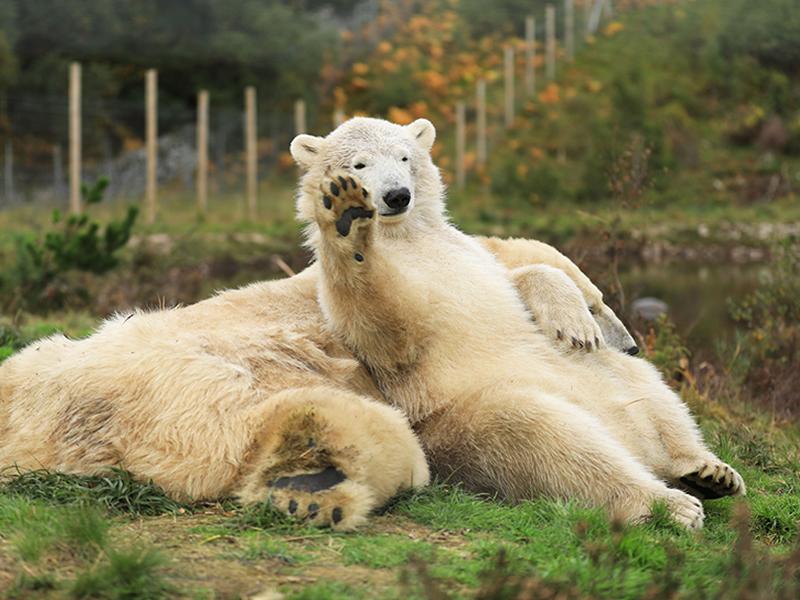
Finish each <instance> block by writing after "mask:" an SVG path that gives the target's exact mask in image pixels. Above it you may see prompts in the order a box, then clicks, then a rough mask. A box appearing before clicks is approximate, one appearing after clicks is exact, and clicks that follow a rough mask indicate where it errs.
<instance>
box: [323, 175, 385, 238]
mask: <svg viewBox="0 0 800 600" xmlns="http://www.w3.org/2000/svg"><path fill="white" fill-rule="evenodd" d="M331 185H333V184H331ZM374 212H375V211H372V210H368V209H366V208H364V207H363V206H351V207H350V208H348V209H347V210H345V211H344V212H343V213H342V216H341V217H339V220H338V221H336V231H337V232H339V235H341V236H347V235H348V234H349V233H350V227H351V226H352V225H353V221H355V220H356V219H371V218H372V215H373V214H374Z"/></svg>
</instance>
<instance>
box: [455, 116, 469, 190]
mask: <svg viewBox="0 0 800 600" xmlns="http://www.w3.org/2000/svg"><path fill="white" fill-rule="evenodd" d="M466 145H467V108H466V106H464V102H463V101H459V102H456V187H458V188H459V189H462V188H463V187H464V183H465V181H466V165H465V164H464V155H465V153H466Z"/></svg>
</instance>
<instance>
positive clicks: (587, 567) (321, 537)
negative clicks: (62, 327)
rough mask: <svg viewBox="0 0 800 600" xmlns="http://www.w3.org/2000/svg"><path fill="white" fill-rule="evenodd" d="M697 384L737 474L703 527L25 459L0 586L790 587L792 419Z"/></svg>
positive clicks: (149, 591)
mask: <svg viewBox="0 0 800 600" xmlns="http://www.w3.org/2000/svg"><path fill="white" fill-rule="evenodd" d="M693 398H694V399H693V405H694V407H695V409H696V410H698V412H700V413H701V414H703V415H705V417H704V428H705V431H706V434H707V436H708V438H709V439H710V440H711V442H712V445H713V446H714V447H715V449H716V450H717V451H718V452H719V454H720V456H721V457H722V458H723V459H725V460H728V461H730V462H731V463H732V464H733V465H734V466H735V467H736V468H738V469H739V470H740V471H741V473H742V475H743V476H744V478H745V480H746V481H747V483H748V486H749V493H748V496H747V498H746V500H744V501H743V502H741V503H739V504H738V505H737V504H736V503H734V502H733V501H731V500H720V501H716V502H709V503H707V504H706V509H707V520H706V527H705V529H704V530H703V531H702V532H700V533H698V534H691V533H688V532H685V531H682V530H680V529H678V528H677V527H675V526H673V525H672V524H671V523H670V522H669V520H668V519H667V518H666V517H665V516H664V515H663V514H659V515H658V516H657V517H656V518H655V519H654V520H653V521H652V522H650V523H648V524H646V525H642V526H638V527H621V526H619V525H616V524H613V523H611V524H610V523H609V522H608V521H607V519H606V518H605V517H604V516H603V515H602V514H600V513H599V512H596V511H589V510H586V509H583V508H581V507H579V506H576V505H570V504H563V503H556V502H548V501H535V502H526V503H524V504H521V505H519V506H507V505H503V504H501V503H499V502H496V501H493V500H491V499H486V498H478V497H475V496H472V495H469V494H466V493H464V492H462V491H460V490H458V489H455V488H452V487H448V486H446V485H435V486H433V487H431V488H429V489H427V490H425V491H423V492H421V493H418V494H417V495H414V496H408V497H404V498H400V499H398V500H397V501H396V502H395V503H394V504H393V505H391V506H390V507H389V508H388V509H387V510H386V511H385V512H384V514H382V515H379V516H377V517H376V518H375V519H373V520H372V521H371V523H370V524H369V525H368V526H367V527H365V528H364V529H362V530H360V531H358V532H357V533H347V534H336V533H331V532H329V531H323V530H314V529H308V528H304V527H303V526H302V525H301V524H294V523H290V522H288V521H286V520H285V519H284V518H283V517H281V516H280V515H277V514H275V513H273V512H272V511H271V510H270V508H269V507H268V506H262V507H256V508H254V509H242V508H240V507H238V506H236V505H235V504H233V503H231V502H225V503H222V504H216V505H201V506H191V505H187V506H183V505H178V504H176V503H174V502H171V501H169V500H168V499H166V498H164V497H163V496H161V495H160V493H159V492H158V490H157V489H155V488H153V487H151V486H146V485H141V484H136V483H135V482H133V481H131V480H130V479H129V478H128V477H127V476H126V475H125V474H123V473H116V474H112V475H110V476H109V477H108V478H91V479H81V478H75V477H66V476H56V475H54V474H47V473H35V474H29V475H25V476H23V477H21V478H20V479H17V480H14V481H12V483H11V484H9V485H7V486H6V487H5V488H3V490H2V492H0V588H5V589H6V592H5V597H7V598H59V597H78V598H80V597H100V598H155V597H159V596H180V597H190V598H194V597H196V598H236V597H250V596H251V595H255V594H258V593H261V594H263V595H262V596H261V597H266V598H268V597H277V596H269V595H268V594H267V592H281V593H283V594H285V595H286V597H289V598H314V599H317V598H375V597H380V598H476V597H483V598H517V597H519V598H540V597H541V598H544V597H550V596H547V595H546V593H549V592H553V593H554V594H555V593H556V592H558V593H561V594H564V595H562V596H560V597H600V598H640V597H643V596H645V595H649V597H674V596H670V594H673V593H677V594H678V595H679V596H680V597H690V596H691V597H702V598H776V597H785V598H790V597H795V596H793V595H792V594H795V593H797V592H798V590H800V587H798V586H800V581H799V580H798V578H797V575H798V572H797V569H798V568H799V567H800V547H798V545H797V544H798V531H797V526H798V521H799V520H800V457H798V453H797V447H798V441H800V437H799V436H798V432H797V431H796V430H793V429H786V428H778V427H776V426H775V424H774V423H769V422H766V421H765V420H763V419H762V418H760V417H759V416H758V415H757V414H755V413H751V412H741V411H740V410H736V409H733V408H731V407H727V406H724V405H721V404H719V403H716V402H713V401H711V400H708V399H707V398H705V399H701V398H700V397H699V396H693ZM793 549H794V554H793V555H792V554H791V552H792V551H793ZM519 589H527V590H528V593H529V594H531V595H527V596H526V595H524V594H522V595H518V593H517V592H518V590H519ZM515 590H516V591H515ZM780 590H783V592H782V593H783V595H782V596H781V591H780Z"/></svg>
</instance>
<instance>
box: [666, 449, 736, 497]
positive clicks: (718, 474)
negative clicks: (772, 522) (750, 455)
mask: <svg viewBox="0 0 800 600" xmlns="http://www.w3.org/2000/svg"><path fill="white" fill-rule="evenodd" d="M679 485H680V487H681V489H683V490H684V491H686V492H687V493H689V494H691V495H692V496H696V497H697V498H700V499H701V500H714V499H716V498H723V497H725V496H744V495H745V494H746V493H747V490H746V488H745V485H744V480H743V479H742V476H741V475H739V473H737V472H736V470H735V469H734V468H733V467H731V466H730V465H728V464H726V463H724V462H722V461H721V460H719V459H711V460H707V461H705V462H703V463H702V464H701V465H699V466H698V467H697V468H695V469H693V470H692V471H690V472H689V473H686V474H685V475H682V476H681V477H680V479H679Z"/></svg>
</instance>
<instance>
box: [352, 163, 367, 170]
mask: <svg viewBox="0 0 800 600" xmlns="http://www.w3.org/2000/svg"><path fill="white" fill-rule="evenodd" d="M366 166H367V165H365V164H364V163H362V162H360V163H356V164H354V165H353V168H354V169H363V168H364V167H366Z"/></svg>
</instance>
